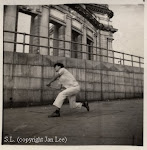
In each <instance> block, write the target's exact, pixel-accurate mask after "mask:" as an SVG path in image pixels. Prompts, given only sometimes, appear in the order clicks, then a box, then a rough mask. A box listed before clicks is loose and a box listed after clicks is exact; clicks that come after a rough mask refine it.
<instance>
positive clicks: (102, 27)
mask: <svg viewBox="0 0 147 150" xmlns="http://www.w3.org/2000/svg"><path fill="white" fill-rule="evenodd" d="M66 5H67V6H68V7H70V8H72V9H73V10H75V11H76V12H78V13H79V14H80V15H81V16H83V17H84V18H86V19H87V20H88V21H89V22H90V23H91V24H92V25H93V26H94V27H96V29H100V30H104V31H109V32H112V33H114V32H116V31H117V29H114V28H113V27H112V26H106V25H104V24H102V23H100V22H99V21H97V20H96V18H95V17H94V16H93V15H92V13H91V12H90V11H88V10H87V9H84V8H83V7H82V6H81V5H79V4H66ZM103 7H104V6H103Z"/></svg>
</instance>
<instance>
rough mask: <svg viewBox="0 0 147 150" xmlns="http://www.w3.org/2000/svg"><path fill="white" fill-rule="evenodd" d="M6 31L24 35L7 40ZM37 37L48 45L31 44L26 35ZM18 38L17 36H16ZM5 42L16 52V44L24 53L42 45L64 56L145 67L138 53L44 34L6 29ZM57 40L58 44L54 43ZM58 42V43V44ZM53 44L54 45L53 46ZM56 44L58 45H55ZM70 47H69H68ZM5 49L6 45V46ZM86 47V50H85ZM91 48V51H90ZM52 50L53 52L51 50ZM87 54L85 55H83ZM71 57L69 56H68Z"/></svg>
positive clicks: (15, 34)
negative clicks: (20, 38) (46, 41)
mask: <svg viewBox="0 0 147 150" xmlns="http://www.w3.org/2000/svg"><path fill="white" fill-rule="evenodd" d="M5 33H10V34H14V37H17V36H18V35H22V36H23V38H22V40H21V42H18V41H17V40H13V41H10V40H6V38H5ZM27 36H28V37H29V39H30V38H31V37H33V38H34V37H35V38H38V39H40V38H41V39H46V40H48V46H44V45H41V44H39V45H38V44H31V43H30V42H26V37H27ZM14 39H17V38H14ZM3 42H4V43H11V44H14V45H15V50H14V51H15V52H16V51H17V49H16V45H22V53H25V52H26V51H25V50H26V46H29V48H28V52H29V51H30V47H37V48H38V49H39V48H40V47H42V48H46V49H48V55H58V54H59V52H57V53H56V54H55V53H54V52H55V51H62V56H64V57H66V55H65V53H66V52H69V55H70V57H72V58H80V59H89V60H94V61H103V62H110V63H114V64H121V65H130V66H136V67H143V64H144V63H143V61H144V58H143V57H140V56H136V55H131V54H127V53H123V52H118V51H115V50H110V49H106V48H102V47H97V46H93V45H88V44H83V43H79V42H74V41H65V40H62V39H56V38H51V37H44V36H37V35H32V34H27V33H22V32H13V31H4V41H3ZM55 42H56V44H54V43H55ZM57 43H58V44H57ZM51 45H52V46H51ZM55 45H56V46H55ZM66 47H68V48H66ZM4 49H5V47H4ZM83 49H84V51H83ZM88 49H89V51H88ZM51 50H52V54H51V52H50V51H51ZM83 55H85V56H83ZM68 57H69V56H68Z"/></svg>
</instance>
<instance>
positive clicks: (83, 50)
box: [82, 25, 87, 59]
mask: <svg viewBox="0 0 147 150" xmlns="http://www.w3.org/2000/svg"><path fill="white" fill-rule="evenodd" d="M86 33H87V30H86V26H85V25H83V36H82V44H83V45H82V52H87V46H86V44H87V35H86ZM82 58H83V59H87V54H86V53H82Z"/></svg>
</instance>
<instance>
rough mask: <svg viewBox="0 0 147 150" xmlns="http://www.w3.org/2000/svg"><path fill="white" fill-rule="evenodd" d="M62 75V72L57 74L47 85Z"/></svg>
mask: <svg viewBox="0 0 147 150" xmlns="http://www.w3.org/2000/svg"><path fill="white" fill-rule="evenodd" d="M60 76H61V75H60V74H56V75H55V77H54V78H53V79H51V81H50V82H49V84H47V86H50V85H51V83H52V82H54V81H56V80H57V79H58V78H59V77H60Z"/></svg>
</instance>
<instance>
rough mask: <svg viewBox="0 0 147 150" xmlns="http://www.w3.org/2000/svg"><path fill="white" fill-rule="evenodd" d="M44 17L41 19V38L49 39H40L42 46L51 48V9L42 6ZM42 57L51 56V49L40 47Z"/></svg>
mask: <svg viewBox="0 0 147 150" xmlns="http://www.w3.org/2000/svg"><path fill="white" fill-rule="evenodd" d="M42 7H43V8H42V16H41V18H40V36H43V37H47V38H40V45H42V46H49V40H48V37H49V7H48V6H42ZM40 54H41V55H49V48H47V47H40Z"/></svg>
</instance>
